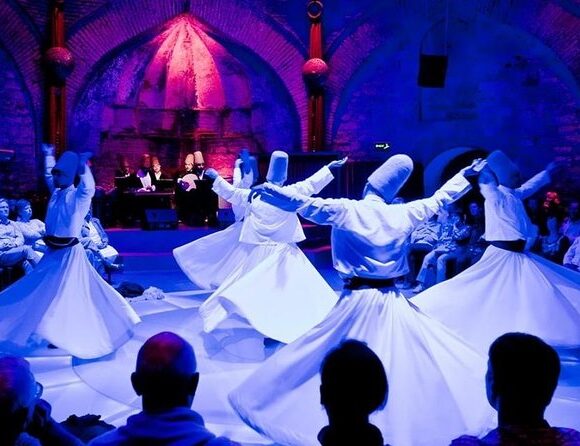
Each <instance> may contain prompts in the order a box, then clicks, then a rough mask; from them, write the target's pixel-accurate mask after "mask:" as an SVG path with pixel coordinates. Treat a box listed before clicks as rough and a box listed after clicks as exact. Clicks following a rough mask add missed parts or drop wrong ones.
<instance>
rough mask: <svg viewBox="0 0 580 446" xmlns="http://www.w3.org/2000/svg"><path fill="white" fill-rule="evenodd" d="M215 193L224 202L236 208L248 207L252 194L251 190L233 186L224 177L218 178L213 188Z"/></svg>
mask: <svg viewBox="0 0 580 446" xmlns="http://www.w3.org/2000/svg"><path fill="white" fill-rule="evenodd" d="M212 189H213V191H214V192H215V193H216V194H218V195H219V196H220V197H222V198H223V199H224V200H226V201H228V202H229V203H231V204H233V205H235V206H244V207H245V206H247V205H248V197H249V196H250V193H251V192H252V191H251V190H250V189H240V188H237V187H234V186H232V185H231V184H230V183H228V182H227V181H226V180H224V179H223V178H222V177H217V178H216V179H215V180H214V182H213V186H212Z"/></svg>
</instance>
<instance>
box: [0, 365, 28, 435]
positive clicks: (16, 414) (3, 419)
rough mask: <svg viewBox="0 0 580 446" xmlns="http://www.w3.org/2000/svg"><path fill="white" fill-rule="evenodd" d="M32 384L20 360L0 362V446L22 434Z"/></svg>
mask: <svg viewBox="0 0 580 446" xmlns="http://www.w3.org/2000/svg"><path fill="white" fill-rule="evenodd" d="M35 390H36V381H35V379H34V376H33V375H32V372H31V371H30V365H29V364H28V362H27V361H26V360H24V359H22V358H18V357H15V356H5V357H3V358H0V444H10V443H11V442H12V441H14V440H15V439H16V438H17V437H18V435H20V433H21V432H22V431H24V429H25V427H26V425H27V423H28V421H29V419H30V416H31V414H32V410H33V408H34V405H35V402H36V399H35Z"/></svg>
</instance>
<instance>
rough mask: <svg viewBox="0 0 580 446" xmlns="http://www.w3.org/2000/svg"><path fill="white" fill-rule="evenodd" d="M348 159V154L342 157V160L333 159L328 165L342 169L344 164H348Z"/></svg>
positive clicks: (332, 168) (330, 167)
mask: <svg viewBox="0 0 580 446" xmlns="http://www.w3.org/2000/svg"><path fill="white" fill-rule="evenodd" d="M347 161H348V156H345V157H344V158H342V159H340V160H335V161H331V162H330V163H328V166H327V167H328V168H329V169H330V170H335V169H340V168H341V167H342V166H344V165H345V164H346V162H347Z"/></svg>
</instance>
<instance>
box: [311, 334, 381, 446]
mask: <svg viewBox="0 0 580 446" xmlns="http://www.w3.org/2000/svg"><path fill="white" fill-rule="evenodd" d="M320 376H321V381H322V384H321V386H320V403H321V404H322V405H323V406H324V409H325V410H326V414H327V415H328V426H325V427H323V428H322V430H321V431H320V433H319V434H318V441H319V442H320V444H321V445H322V446H343V445H344V446H347V445H349V446H351V445H361V446H362V445H364V446H375V445H376V446H383V444H384V443H383V436H382V434H381V431H380V430H379V429H378V428H377V427H376V426H374V425H372V424H370V423H369V415H370V414H371V413H373V412H374V411H376V410H377V409H380V408H383V407H384V406H385V404H386V401H387V394H388V388H389V387H388V382H387V375H386V374H385V369H384V367H383V364H382V363H381V360H380V359H379V357H378V356H377V355H376V354H375V353H374V352H373V351H372V350H371V349H370V348H368V347H367V346H366V344H364V343H362V342H360V341H355V340H346V341H344V342H343V343H341V344H340V345H339V346H338V347H337V348H336V349H334V350H332V351H331V352H330V353H328V354H327V355H326V358H324V361H323V362H322V367H321V370H320Z"/></svg>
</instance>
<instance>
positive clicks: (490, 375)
mask: <svg viewBox="0 0 580 446" xmlns="http://www.w3.org/2000/svg"><path fill="white" fill-rule="evenodd" d="M559 375H560V359H559V358H558V354H557V353H556V351H555V350H554V349H553V348H552V347H550V346H549V345H548V344H546V343H545V342H544V341H542V340H541V339H540V338H538V337H536V336H532V335H529V334H524V333H506V334H504V335H502V336H500V337H499V338H497V339H496V340H495V341H494V342H493V344H492V345H491V347H490V348H489V361H488V369H487V374H486V376H485V378H486V386H487V399H488V401H489V404H491V406H492V407H493V408H494V409H496V410H497V414H498V427H497V429H494V430H492V431H491V432H490V433H488V434H487V435H486V436H485V437H483V438H481V439H478V438H476V437H472V436H466V435H464V436H462V437H459V438H458V439H456V440H453V442H452V443H451V444H452V445H453V446H477V445H481V446H512V445H513V446H516V445H522V446H523V445H551V446H568V445H570V446H571V445H578V444H580V432H577V431H575V430H573V429H566V428H559V427H551V426H550V425H549V424H548V422H547V421H546V420H545V419H544V411H545V410H546V407H547V406H548V405H549V404H550V401H551V400H552V395H553V394H554V391H555V390H556V385H557V384H558V377H559Z"/></svg>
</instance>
